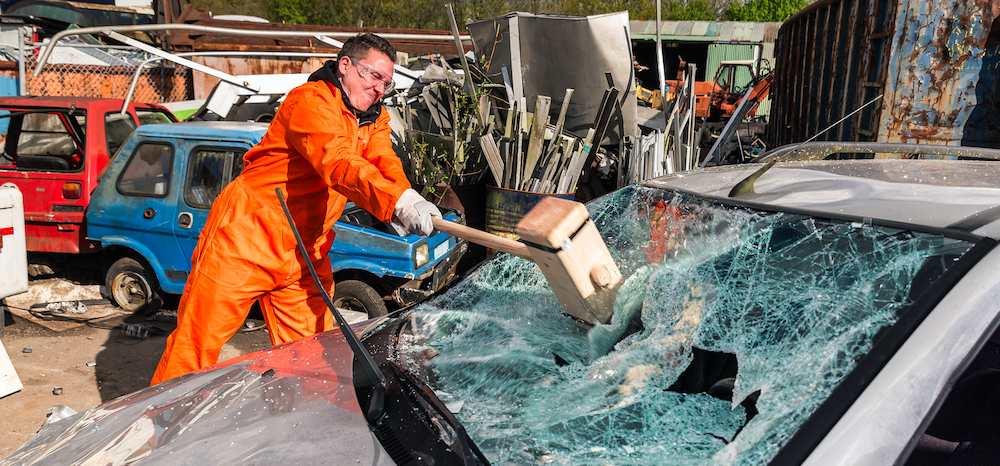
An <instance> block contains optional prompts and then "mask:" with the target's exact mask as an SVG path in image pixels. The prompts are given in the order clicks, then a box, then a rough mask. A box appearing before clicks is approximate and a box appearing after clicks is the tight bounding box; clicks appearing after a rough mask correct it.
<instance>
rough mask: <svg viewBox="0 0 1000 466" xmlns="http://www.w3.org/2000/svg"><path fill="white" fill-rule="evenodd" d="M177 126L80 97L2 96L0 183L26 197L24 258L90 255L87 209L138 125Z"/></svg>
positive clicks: (148, 112) (166, 118) (152, 110)
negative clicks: (32, 255) (100, 180)
mask: <svg viewBox="0 0 1000 466" xmlns="http://www.w3.org/2000/svg"><path fill="white" fill-rule="evenodd" d="M172 121H177V120H176V119H175V118H174V116H173V115H172V114H171V113H170V111H168V110H167V109H165V108H163V107H160V106H158V105H153V104H132V105H129V106H127V107H126V108H125V109H124V112H123V111H122V101H121V100H116V99H97V98H84V97H2V98H0V131H2V132H3V134H4V135H5V137H4V140H3V141H2V142H3V160H2V161H0V183H5V182H11V183H14V184H16V185H17V186H18V188H20V189H21V191H22V192H24V193H31V194H30V195H26V196H25V197H24V216H25V229H26V234H27V238H28V240H27V241H28V242H27V247H28V251H33V252H57V253H87V252H94V251H96V249H95V248H94V247H93V245H92V244H90V242H88V241H87V240H86V228H85V227H84V226H83V219H84V209H85V208H86V207H87V204H88V203H89V202H90V193H91V191H93V190H94V187H95V186H97V178H98V175H99V174H100V172H101V170H103V169H104V166H105V165H106V164H107V163H108V160H109V159H110V157H111V156H112V155H114V152H115V151H116V150H117V149H118V147H119V146H121V143H122V142H123V141H124V140H125V138H126V137H128V135H129V133H130V132H131V131H132V130H133V129H135V128H136V127H137V126H139V125H141V124H146V123H166V122H172Z"/></svg>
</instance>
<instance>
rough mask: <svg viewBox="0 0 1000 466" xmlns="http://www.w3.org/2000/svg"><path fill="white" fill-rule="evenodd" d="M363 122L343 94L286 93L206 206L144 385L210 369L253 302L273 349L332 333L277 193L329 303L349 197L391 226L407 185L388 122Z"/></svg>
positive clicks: (326, 89)
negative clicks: (338, 226) (337, 226)
mask: <svg viewBox="0 0 1000 466" xmlns="http://www.w3.org/2000/svg"><path fill="white" fill-rule="evenodd" d="M378 108H379V109H380V110H384V109H382V108H381V106H379V107H378ZM371 113H372V112H369V116H368V117H367V118H366V119H367V120H368V121H361V122H359V120H358V118H357V117H356V116H355V114H354V113H353V112H352V111H351V109H349V108H348V107H347V105H345V103H344V100H343V98H342V92H341V90H340V89H338V88H337V87H336V86H334V85H332V84H330V83H328V82H326V81H312V82H308V83H306V84H304V85H302V86H299V87H297V88H295V89H293V90H292V91H291V92H289V93H288V95H287V96H286V98H285V101H284V102H283V103H282V104H281V107H280V108H279V109H278V112H277V114H276V115H275V117H274V120H273V121H272V122H271V126H270V127H269V128H268V130H267V134H265V135H264V138H263V139H262V140H261V142H260V143H259V144H257V145H256V146H254V147H253V148H252V149H250V150H249V151H248V152H247V153H246V155H244V156H243V157H244V162H245V165H246V168H245V169H244V171H243V173H242V174H241V175H240V176H239V177H237V178H236V179H235V180H233V182H232V183H230V184H229V185H228V186H226V188H225V189H223V191H222V193H220V194H219V197H218V198H216V200H215V203H214V205H213V206H212V210H211V212H210V213H209V216H208V219H207V221H206V224H205V228H204V229H203V230H202V232H201V235H200V238H199V240H198V246H197V247H196V248H195V250H194V254H193V257H192V259H191V261H192V268H191V274H190V275H189V276H188V279H187V283H186V284H185V286H184V294H183V295H182V297H181V301H180V306H179V308H178V311H177V329H176V330H175V331H174V332H173V333H171V334H170V337H169V338H168V339H167V347H166V349H165V350H164V352H163V357H162V358H161V359H160V363H159V366H157V368H156V373H155V374H154V375H153V380H152V384H157V383H159V382H162V381H164V380H167V379H171V378H173V377H177V376H180V375H183V374H186V373H189V372H192V371H195V370H197V369H200V368H203V367H206V366H210V365H212V364H215V362H216V361H217V360H218V358H219V352H220V350H221V349H222V345H223V344H224V343H225V342H226V341H227V340H229V338H230V337H231V336H232V335H233V334H234V333H236V331H237V330H238V329H239V327H240V326H241V325H242V324H243V321H244V320H245V318H246V315H247V314H248V313H249V310H250V306H251V305H252V304H253V302H254V300H257V299H258V298H259V299H260V304H261V308H262V311H263V314H264V320H265V321H266V322H267V327H268V330H269V332H270V336H271V342H272V343H273V344H275V345H277V344H279V343H283V342H286V341H290V340H295V339H298V338H301V337H303V336H307V335H312V334H314V333H318V332H323V331H326V330H330V329H331V328H333V327H334V326H335V325H336V324H335V321H334V319H333V315H332V314H331V313H330V311H329V310H328V309H327V308H326V305H325V303H324V301H323V298H322V296H321V295H320V293H319V290H318V289H317V288H316V285H315V283H313V280H312V278H311V277H310V276H309V270H308V269H307V268H306V266H305V262H304V260H305V259H304V258H303V257H302V256H301V254H300V253H299V251H298V249H297V245H296V243H295V237H294V236H293V234H292V231H291V229H290V227H289V225H288V222H287V220H286V219H285V215H284V212H283V211H282V210H281V204H280V203H279V202H278V198H277V195H276V194H275V193H274V188H276V187H279V188H281V190H282V192H284V194H285V197H286V203H287V204H288V208H289V210H290V211H291V213H292V218H293V219H294V220H295V225H296V227H297V228H298V230H299V234H300V235H301V236H302V240H303V241H304V242H305V244H306V247H307V249H308V250H309V256H310V257H309V258H308V260H311V261H312V263H313V266H314V267H315V268H316V272H317V274H318V275H319V277H320V281H321V282H322V283H323V287H324V288H326V289H327V291H328V292H329V293H330V294H331V295H332V294H333V274H332V270H331V267H330V260H329V257H328V255H329V252H330V247H331V245H332V243H333V238H334V232H333V231H332V227H333V224H334V223H335V222H336V221H337V219H338V218H340V215H341V213H342V212H343V210H344V205H345V204H346V203H347V201H348V199H350V200H351V201H354V202H355V203H356V204H358V205H359V206H361V207H363V208H364V209H365V210H367V211H369V212H371V213H372V214H373V215H374V216H376V217H378V218H379V219H380V220H383V221H388V220H389V219H390V218H391V216H392V214H393V208H394V207H395V204H396V201H397V200H398V199H399V196H400V195H402V193H403V191H405V190H406V189H408V188H409V187H410V184H409V182H408V181H407V179H406V174H405V173H404V172H403V167H402V164H401V163H400V161H399V159H398V158H397V157H396V154H395V153H394V152H393V150H392V145H391V143H390V141H389V116H388V114H387V113H386V112H385V111H380V112H375V113H377V117H375V116H372V115H371ZM371 119H375V121H374V122H373V123H372V122H371V121H370V120H371Z"/></svg>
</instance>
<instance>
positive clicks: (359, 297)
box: [333, 280, 388, 319]
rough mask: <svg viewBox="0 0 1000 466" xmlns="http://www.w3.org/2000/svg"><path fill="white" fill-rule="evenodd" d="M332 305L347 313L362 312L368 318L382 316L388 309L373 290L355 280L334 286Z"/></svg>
mask: <svg viewBox="0 0 1000 466" xmlns="http://www.w3.org/2000/svg"><path fill="white" fill-rule="evenodd" d="M333 305H334V306H336V307H338V308H340V309H347V310H348V311H355V312H364V313H365V314H368V318H369V319H371V318H373V317H378V316H384V315H385V314H386V313H387V312H388V309H386V307H385V301H383V300H382V296H381V295H379V294H378V292H377V291H375V289H374V288H372V287H370V286H368V285H367V284H366V283H364V282H360V281H357V280H345V281H342V282H338V283H337V284H336V285H335V288H334V292H333Z"/></svg>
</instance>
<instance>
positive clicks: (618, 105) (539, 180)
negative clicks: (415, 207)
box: [387, 13, 638, 199]
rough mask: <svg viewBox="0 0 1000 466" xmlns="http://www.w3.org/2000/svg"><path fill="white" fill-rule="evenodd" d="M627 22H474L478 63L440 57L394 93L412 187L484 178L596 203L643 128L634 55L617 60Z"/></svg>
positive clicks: (613, 183)
mask: <svg viewBox="0 0 1000 466" xmlns="http://www.w3.org/2000/svg"><path fill="white" fill-rule="evenodd" d="M627 24H628V16H627V14H625V13H618V14H611V15H601V16H593V17H565V16H558V17H557V16H548V15H531V14H525V13H512V14H509V15H506V16H502V17H497V18H490V19H486V20H481V21H475V22H470V23H469V24H467V28H468V30H469V33H470V35H471V36H472V38H473V43H474V45H475V49H476V52H475V57H476V62H475V63H463V64H462V66H461V67H459V66H457V64H456V65H449V63H448V62H445V61H437V60H435V61H434V62H433V63H432V64H430V65H428V66H425V69H424V70H423V74H422V76H421V77H420V79H419V80H418V83H415V84H414V86H411V87H410V88H409V89H406V90H400V91H401V92H399V93H398V94H397V95H396V96H394V97H390V98H389V99H387V108H389V111H390V112H394V113H395V114H393V115H392V116H393V117H394V118H393V122H394V125H396V127H394V139H395V140H394V143H395V144H396V145H397V153H398V154H399V155H400V158H401V160H402V161H403V165H404V168H405V169H406V171H407V173H409V174H410V182H411V184H413V185H415V186H421V187H424V193H423V194H424V195H427V194H428V193H433V192H434V190H435V186H440V185H448V186H463V185H471V184H475V183H479V182H481V181H483V180H486V181H487V182H488V183H489V184H492V185H494V186H496V187H498V188H505V189H508V190H514V191H525V192H530V193H539V194H564V195H572V194H573V193H574V192H576V191H577V187H578V185H579V186H587V188H588V190H587V191H588V192H587V193H585V194H584V195H583V196H580V197H581V198H582V199H589V198H592V197H596V196H599V195H602V194H604V193H605V192H607V191H609V190H614V189H618V188H621V187H623V186H625V185H627V184H628V183H630V182H631V181H632V180H629V179H627V178H628V175H627V168H626V167H627V166H628V165H629V164H630V162H629V158H630V156H631V153H632V146H633V145H634V143H635V141H636V136H637V134H638V131H637V127H636V116H635V108H636V103H635V98H634V92H635V90H634V87H635V83H634V76H633V71H632V67H631V62H630V61H628V60H620V57H621V56H623V55H625V54H629V53H630V50H629V47H630V43H629V36H628V28H627ZM530 44H536V45H533V46H532V45H530ZM537 44H544V46H538V45H537ZM463 58H464V57H463ZM463 62H464V60H463ZM461 68H466V69H467V70H468V71H466V70H463V69H461ZM469 77H471V78H469ZM554 96H561V97H562V98H561V100H558V101H557V100H556V98H557V97H554ZM397 116H399V118H396V117H397ZM487 170H488V171H489V172H490V174H489V175H487V174H486V171H487ZM595 173H597V175H596V176H595ZM597 177H600V178H601V179H600V182H596V183H595V181H597V180H595V178H597Z"/></svg>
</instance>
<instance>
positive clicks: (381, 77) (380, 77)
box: [347, 57, 396, 94]
mask: <svg viewBox="0 0 1000 466" xmlns="http://www.w3.org/2000/svg"><path fill="white" fill-rule="evenodd" d="M347 59H348V60H350V61H351V64H352V65H354V69H356V70H358V75H359V76H361V78H362V79H364V80H365V81H366V82H367V83H368V84H371V85H372V86H375V87H378V85H379V84H381V85H382V86H383V87H382V93H383V94H385V93H387V92H389V91H391V90H393V89H395V88H396V82H395V81H393V80H392V78H389V77H387V76H386V75H385V74H384V73H382V72H381V71H379V70H378V69H377V68H375V67H374V66H371V65H368V64H365V63H361V62H359V61H355V60H354V59H353V58H351V57H347Z"/></svg>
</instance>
